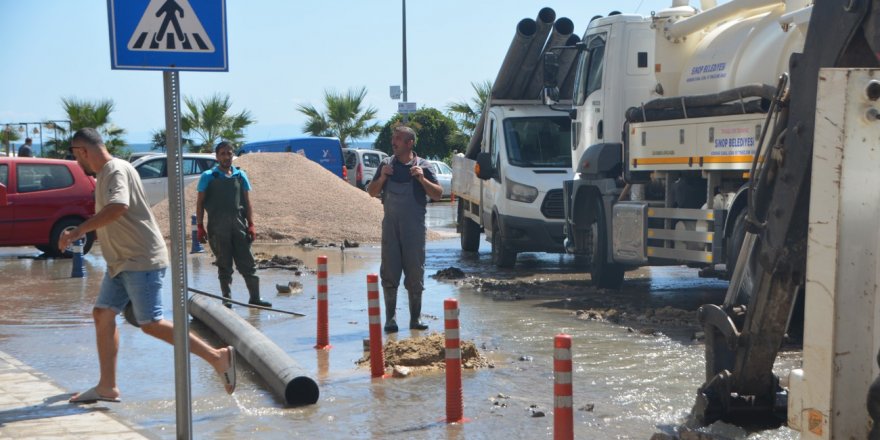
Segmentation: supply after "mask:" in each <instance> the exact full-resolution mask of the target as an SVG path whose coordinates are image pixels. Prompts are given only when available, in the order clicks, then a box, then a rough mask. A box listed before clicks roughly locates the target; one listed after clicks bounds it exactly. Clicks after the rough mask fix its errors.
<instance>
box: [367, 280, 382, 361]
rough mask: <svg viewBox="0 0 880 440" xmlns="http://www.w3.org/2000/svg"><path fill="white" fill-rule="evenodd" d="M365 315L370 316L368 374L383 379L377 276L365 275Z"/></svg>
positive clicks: (380, 313)
mask: <svg viewBox="0 0 880 440" xmlns="http://www.w3.org/2000/svg"><path fill="white" fill-rule="evenodd" d="M367 313H369V315H370V374H371V375H372V376H373V377H384V375H385V355H384V354H383V353H382V311H381V310H380V309H379V275H376V274H374V273H371V274H368V275H367Z"/></svg>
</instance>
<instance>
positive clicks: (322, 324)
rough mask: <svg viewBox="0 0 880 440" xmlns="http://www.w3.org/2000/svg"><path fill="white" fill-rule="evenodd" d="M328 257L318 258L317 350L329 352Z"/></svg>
mask: <svg viewBox="0 0 880 440" xmlns="http://www.w3.org/2000/svg"><path fill="white" fill-rule="evenodd" d="M327 308H328V307H327V257H326V256H325V255H321V256H319V257H318V342H317V344H315V348H320V349H322V350H329V349H330V348H331V347H330V331H329V327H330V323H329V322H328V321H329V319H328V318H327Z"/></svg>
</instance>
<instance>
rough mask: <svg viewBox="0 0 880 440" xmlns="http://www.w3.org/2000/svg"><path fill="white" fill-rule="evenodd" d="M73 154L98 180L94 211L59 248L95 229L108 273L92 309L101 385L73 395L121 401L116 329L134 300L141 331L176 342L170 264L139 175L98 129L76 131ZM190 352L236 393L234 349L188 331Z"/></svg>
mask: <svg viewBox="0 0 880 440" xmlns="http://www.w3.org/2000/svg"><path fill="white" fill-rule="evenodd" d="M70 154H72V155H73V156H74V158H75V159H76V161H77V163H78V164H79V166H80V167H81V168H82V169H83V170H84V171H85V172H86V174H90V175H96V176H97V184H96V186H95V209H96V210H97V213H96V214H95V215H94V216H93V217H91V218H89V219H88V220H86V221H85V222H83V223H82V224H80V225H79V226H77V227H76V228H75V229H73V230H69V231H64V233H62V235H61V238H60V239H59V241H58V247H59V248H60V249H62V250H64V249H65V248H67V247H68V246H69V245H70V243H71V242H73V241H74V240H76V239H78V238H80V237H82V236H84V235H85V234H86V233H88V232H91V231H98V236H99V238H100V240H101V251H102V253H103V254H104V259H105V260H107V272H106V273H105V274H104V280H103V281H102V283H101V291H100V293H99V294H98V299H97V300H96V301H95V307H94V309H92V317H93V318H94V320H95V334H96V339H97V345H98V363H99V364H100V368H101V370H100V379H99V380H98V384H97V385H96V386H94V387H92V388H90V389H89V390H88V391H85V392H82V393H79V394H76V395H74V396H73V397H72V398H71V399H70V401H71V402H74V403H91V402H95V401H99V400H100V401H108V402H118V401H119V394H120V393H119V387H118V386H117V384H116V355H117V352H118V351H119V330H118V329H117V328H116V315H118V314H119V312H121V311H122V310H123V309H124V308H125V306H126V305H127V304H128V303H129V302H131V304H132V309H133V312H134V315H135V318H136V320H137V322H138V324H139V325H140V327H141V330H143V332H144V333H146V334H148V335H150V336H153V337H154V338H158V339H161V340H163V341H165V342H167V343H169V344H173V343H174V326H173V324H172V323H171V322H170V321H167V320H165V319H163V317H162V297H161V290H162V279H163V278H164V277H165V268H166V267H167V266H168V252H167V250H166V249H165V241H164V240H163V239H162V235H161V233H160V232H159V226H158V224H157V223H156V218H155V217H154V216H153V213H152V212H151V211H150V208H149V206H150V205H149V203H148V202H147V198H146V196H145V195H144V188H143V186H142V185H141V180H140V177H139V176H138V174H137V171H135V169H134V168H132V166H131V164H129V163H128V162H126V161H124V160H121V159H117V158H114V157H113V156H111V155H110V153H109V152H108V151H107V148H106V147H105V146H104V141H103V139H101V135H100V134H99V133H98V132H97V131H96V130H95V129H93V128H83V129H80V130H78V131H77V132H76V133H75V134H74V135H73V139H72V141H71V147H70ZM189 344H190V351H191V352H192V353H194V354H196V355H197V356H199V357H201V358H202V359H204V360H205V361H206V362H208V363H209V364H211V366H212V367H214V370H215V371H216V372H217V374H219V375H220V378H221V381H222V382H223V385H224V387H225V388H226V392H227V393H229V394H232V392H233V391H235V351H234V349H233V348H232V346H229V347H226V348H213V347H211V346H210V345H208V344H207V343H205V341H203V340H202V339H201V338H199V337H197V336H195V335H193V334H192V333H190V335H189Z"/></svg>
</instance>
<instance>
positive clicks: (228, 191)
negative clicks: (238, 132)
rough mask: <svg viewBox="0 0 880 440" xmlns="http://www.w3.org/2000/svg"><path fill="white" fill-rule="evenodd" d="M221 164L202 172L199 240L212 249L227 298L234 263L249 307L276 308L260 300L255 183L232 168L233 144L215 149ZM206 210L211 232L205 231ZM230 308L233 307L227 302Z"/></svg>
mask: <svg viewBox="0 0 880 440" xmlns="http://www.w3.org/2000/svg"><path fill="white" fill-rule="evenodd" d="M214 154H215V155H216V157H217V165H216V166H214V168H212V169H210V170H207V171H205V172H203V173H202V176H201V177H200V179H199V186H198V190H199V197H198V200H197V201H196V216H197V220H198V221H197V223H198V240H199V241H201V242H203V243H204V242H205V241H206V240H207V242H208V244H209V245H210V246H211V251H212V252H214V258H215V259H216V263H217V277H218V278H219V279H220V291H221V292H222V293H223V297H224V298H231V297H232V291H231V288H230V285H231V284H232V263H233V261H234V262H235V267H236V268H237V269H238V272H239V273H240V274H241V276H242V277H244V283H245V285H246V286H247V289H248V293H249V294H250V300H249V301H248V304H253V305H258V306H264V307H272V303H270V302H268V301H264V300H263V299H262V298H260V278H259V277H258V276H257V275H256V271H257V266H256V263H254V254H253V253H252V252H251V243H252V242H253V241H254V238H256V236H257V232H256V229H254V210H253V208H252V207H251V199H250V196H249V192H250V190H251V182H250V181H249V180H248V177H247V174H246V173H245V172H244V171H243V170H242V169H240V168H236V167H234V166H232V157H233V153H232V144H230V143H229V142H225V141H224V142H220V143H219V144H217V147H216V148H214ZM205 211H207V212H208V229H207V231H206V230H205V226H204V222H203V220H204V218H205ZM225 304H226V307H232V305H231V304H230V303H225Z"/></svg>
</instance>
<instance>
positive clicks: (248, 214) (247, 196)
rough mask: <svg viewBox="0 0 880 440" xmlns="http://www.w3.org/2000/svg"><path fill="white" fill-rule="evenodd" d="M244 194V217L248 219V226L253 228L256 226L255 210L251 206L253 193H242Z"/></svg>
mask: <svg viewBox="0 0 880 440" xmlns="http://www.w3.org/2000/svg"><path fill="white" fill-rule="evenodd" d="M242 193H244V211H245V212H244V215H245V218H247V223H248V226H253V224H254V210H253V207H252V206H251V193H250V191H242Z"/></svg>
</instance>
